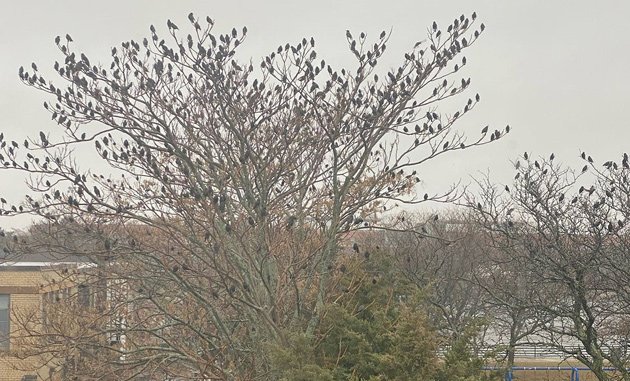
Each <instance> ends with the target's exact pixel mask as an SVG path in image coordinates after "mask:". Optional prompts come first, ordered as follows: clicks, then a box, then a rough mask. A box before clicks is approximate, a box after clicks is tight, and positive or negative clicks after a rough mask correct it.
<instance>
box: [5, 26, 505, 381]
mask: <svg viewBox="0 0 630 381" xmlns="http://www.w3.org/2000/svg"><path fill="white" fill-rule="evenodd" d="M188 18H189V21H190V25H191V27H190V28H191V32H190V34H185V32H182V31H180V29H179V28H178V26H177V25H175V24H174V23H173V22H171V21H170V20H169V21H168V22H167V26H168V40H169V41H170V42H167V41H165V40H164V39H162V38H161V37H159V36H158V34H157V33H158V32H157V31H156V29H155V28H154V27H153V26H152V27H151V35H150V37H149V38H146V39H144V40H143V41H141V42H135V41H128V42H124V43H123V44H122V47H115V48H113V49H112V52H111V53H112V62H111V64H109V65H107V66H101V65H99V64H96V63H94V62H91V61H90V59H89V58H88V57H86V56H85V55H84V54H82V53H80V52H75V51H74V50H73V49H72V48H71V42H72V38H71V37H70V36H66V37H65V39H63V38H60V37H57V39H56V44H57V46H58V48H59V50H60V51H61V53H62V55H63V62H61V63H55V65H54V68H55V71H56V72H57V74H58V75H59V77H60V79H61V81H62V82H63V84H62V85H59V84H55V83H53V82H50V81H48V80H46V79H45V78H44V77H43V76H42V75H41V74H40V72H39V70H38V68H37V66H36V65H35V64H33V65H32V69H33V70H32V72H27V71H26V70H24V69H20V71H19V74H20V78H21V79H22V80H23V81H24V83H25V84H27V85H29V86H31V87H34V88H36V89H38V90H40V91H42V92H44V93H47V94H49V95H50V96H51V97H52V99H53V102H52V103H48V102H47V103H45V104H44V107H45V108H46V109H47V110H48V112H50V114H51V116H52V118H53V119H54V120H55V121H56V122H57V123H58V124H59V125H60V126H61V127H62V130H61V131H60V132H59V133H63V138H53V137H51V135H50V134H48V133H46V132H44V131H42V132H40V134H39V136H37V137H34V138H32V139H28V140H26V141H25V142H24V143H22V144H20V143H17V142H15V141H2V143H1V144H0V147H1V151H2V155H1V156H0V162H2V163H3V168H5V169H9V170H17V171H21V172H24V173H27V174H30V175H32V176H31V180H30V182H29V186H30V188H31V190H32V191H34V192H35V193H36V196H27V198H26V200H25V202H23V203H22V204H20V205H13V206H10V205H8V204H3V205H4V206H3V209H2V212H3V213H4V214H6V215H14V214H20V213H31V214H35V215H39V216H42V217H43V218H45V219H46V221H48V222H49V225H48V226H50V227H51V228H50V231H51V235H53V236H55V237H56V238H55V240H57V241H59V239H58V238H59V237H61V235H63V234H79V232H83V233H81V234H85V235H86V236H87V237H88V238H85V239H82V241H81V242H85V243H86V245H85V247H84V249H83V250H82V252H83V253H84V254H85V255H87V256H89V257H91V258H93V260H94V263H97V264H98V269H99V270H98V271H94V272H93V277H92V284H94V285H101V286H102V285H105V286H106V287H110V288H111V287H112V286H114V290H119V291H117V292H118V294H117V296H113V295H109V298H108V299H107V300H108V301H107V303H105V304H104V306H105V308H103V309H102V310H98V309H96V310H95V311H97V312H98V313H99V314H100V315H101V317H102V318H99V319H100V320H99V321H102V322H111V321H117V322H118V323H117V325H116V326H115V328H114V330H116V331H118V332H119V336H120V337H124V338H125V340H124V343H122V344H121V343H120V341H119V344H117V345H112V346H101V347H99V351H106V352H107V351H109V352H110V354H109V355H108V356H102V357H100V358H102V359H110V360H109V361H105V362H106V363H107V364H102V366H101V368H102V369H109V370H108V371H107V372H104V373H102V376H101V378H103V379H105V378H107V377H110V378H115V379H125V378H133V377H136V376H138V375H139V374H149V373H150V374H162V375H166V376H169V377H175V376H178V377H193V376H194V375H197V376H199V377H203V378H207V379H226V380H227V379H230V380H237V379H248V380H249V379H264V378H265V377H267V376H266V375H267V374H268V369H267V362H266V361H265V358H264V356H261V354H263V353H265V351H264V345H265V343H266V342H270V341H271V342H280V343H282V342H283V341H284V340H285V333H284V332H285V329H287V328H288V327H293V328H294V329H295V327H300V328H299V329H303V330H304V331H305V332H306V333H307V334H312V333H313V332H314V330H315V328H316V327H317V325H318V323H319V320H320V314H321V312H322V311H321V309H322V306H323V305H324V302H325V300H326V298H327V292H328V289H329V283H330V274H329V273H330V269H331V268H332V267H333V266H334V265H335V263H336V258H337V254H338V252H339V239H340V238H341V237H343V235H344V234H346V233H347V232H349V231H352V230H356V229H359V228H364V227H366V226H369V227H373V226H378V223H379V219H378V218H379V211H380V210H382V208H383V207H389V206H390V205H391V204H394V203H422V202H425V201H430V200H436V199H439V200H442V201H444V200H448V199H449V198H451V197H452V196H453V194H452V193H449V192H447V193H446V194H444V195H441V196H431V195H424V196H418V195H417V193H416V188H415V185H416V183H417V182H418V181H419V178H418V176H419V175H417V171H419V170H421V169H422V168H424V166H425V165H427V164H428V162H430V161H431V160H432V159H434V158H436V157H438V156H441V155H443V154H446V153H449V152H452V151H458V150H462V149H466V148H469V147H472V146H480V145H484V144H487V143H490V142H491V141H494V140H497V139H498V138H500V137H501V136H502V135H503V134H504V133H506V132H508V131H509V128H506V129H504V130H501V131H499V130H495V131H494V132H492V131H488V128H487V127H485V128H483V129H482V131H481V134H479V135H477V134H475V136H474V137H472V138H471V139H467V137H466V135H465V134H464V133H463V132H462V131H460V130H457V129H456V128H455V123H456V122H457V121H459V120H460V119H461V118H462V117H463V116H464V115H465V114H466V113H468V112H469V111H470V110H472V109H473V108H474V107H475V105H476V104H477V102H478V101H479V96H473V97H472V98H471V99H466V100H465V101H464V102H463V107H462V108H461V109H458V110H457V111H453V113H452V114H449V115H446V114H443V113H440V112H439V111H438V109H437V106H438V105H439V104H441V103H442V101H443V100H445V99H448V98H451V97H455V96H457V95H459V94H461V93H462V92H463V91H465V90H466V89H467V88H468V87H469V84H470V79H461V78H458V77H456V76H457V75H459V74H458V72H459V70H460V69H461V68H462V67H463V66H465V65H466V59H465V58H464V57H462V56H461V53H462V51H463V50H465V49H467V48H468V47H469V46H471V45H472V44H473V43H474V42H475V41H476V40H477V38H478V37H479V35H480V33H481V32H482V31H483V30H484V26H483V24H481V25H479V27H478V29H477V30H474V25H475V23H476V21H475V19H476V15H474V14H473V16H472V18H467V17H464V16H461V17H459V18H457V19H455V20H454V21H453V23H452V24H450V25H449V26H448V28H447V29H446V30H444V31H442V30H440V29H439V28H438V27H437V24H435V23H434V24H433V26H432V27H431V28H430V30H429V32H428V37H427V39H426V40H424V41H423V42H420V43H418V44H416V45H415V46H414V48H413V49H412V50H410V51H409V52H408V53H406V54H405V56H404V61H403V63H402V64H401V65H400V66H399V67H398V68H396V69H394V70H391V71H389V72H386V73H384V75H382V77H383V78H381V77H379V75H378V74H377V73H375V67H376V66H377V63H378V61H379V59H380V58H381V56H382V55H383V53H384V52H385V49H386V43H387V40H388V38H389V37H388V35H387V33H385V32H383V33H381V34H380V36H379V37H378V38H376V39H375V40H374V42H373V43H372V42H368V41H369V40H368V38H367V36H366V35H365V34H364V33H361V34H359V35H358V36H353V35H352V34H351V33H350V32H347V35H346V36H347V41H348V46H349V49H350V52H351V54H352V55H353V56H354V57H355V59H356V65H355V67H354V68H352V69H350V70H347V69H341V70H336V69H334V68H332V67H331V66H330V65H327V64H326V63H325V62H324V61H323V60H322V61H319V60H318V58H317V57H318V55H317V53H316V51H315V42H314V40H313V39H312V38H311V39H303V40H301V41H299V42H298V43H297V44H296V45H290V44H287V45H285V46H280V47H278V49H277V50H276V51H275V52H273V53H272V54H270V55H269V56H267V57H265V58H264V59H263V60H262V62H261V63H260V66H259V67H255V66H254V65H253V64H252V63H251V62H245V63H243V62H239V61H238V60H237V59H236V58H235V54H236V49H237V47H238V46H239V45H240V44H241V43H242V42H243V41H244V40H245V34H246V32H247V30H246V28H243V30H242V31H237V30H236V29H232V30H231V31H230V32H228V33H226V34H218V35H217V34H214V33H213V32H212V30H213V21H212V20H211V19H210V18H207V19H206V22H205V23H202V22H201V21H200V20H198V19H197V18H196V17H195V16H194V15H193V14H190V15H189V17H188ZM54 136H57V135H54ZM2 138H3V135H0V139H2ZM84 146H86V147H95V152H96V155H95V157H94V158H92V160H95V165H91V163H89V164H86V160H88V159H87V158H84V157H78V156H76V155H75V154H74V153H73V152H74V151H73V149H75V148H79V147H84ZM79 159H80V160H81V161H79ZM97 160H98V163H99V164H98V165H97V164H96V161H97ZM99 166H100V167H103V166H104V167H105V169H103V170H99V168H100V167H99ZM59 242H63V241H59ZM88 242H89V244H87V243H88ZM61 246H63V244H62V245H61ZM121 319H122V320H121ZM103 324H105V323H103ZM107 324H109V323H107ZM95 329H96V330H97V331H99V330H101V331H102V330H105V331H107V332H109V333H111V332H110V331H112V328H111V327H110V328H108V327H107V326H102V325H101V326H100V327H98V325H97V328H95ZM83 338H84V337H77V334H74V333H68V334H67V335H66V333H62V332H60V333H59V334H58V335H57V336H56V337H55V340H57V341H56V342H57V343H58V348H62V349H63V348H65V347H64V345H65V346H67V345H68V343H73V345H74V346H76V347H77V353H91V352H90V351H93V350H94V349H93V348H92V347H90V346H91V345H92V344H90V341H89V340H87V341H86V340H82V339H83ZM80 339H81V340H80ZM123 344H124V345H123ZM59 355H60V353H59ZM99 356H100V355H99ZM147 372H148V373H147ZM81 376H82V377H83V376H85V375H81Z"/></svg>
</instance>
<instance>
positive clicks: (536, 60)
mask: <svg viewBox="0 0 630 381" xmlns="http://www.w3.org/2000/svg"><path fill="white" fill-rule="evenodd" d="M473 3H474V4H473ZM473 5H474V6H473ZM473 10H474V11H476V12H477V14H478V15H479V18H480V19H481V21H483V22H484V23H485V24H486V26H487V29H486V32H485V33H484V36H483V38H482V39H480V40H479V42H478V44H476V45H475V46H473V47H472V48H470V49H469V50H468V51H467V54H466V57H467V58H468V61H469V65H467V66H468V68H467V70H466V72H465V75H467V76H470V77H471V78H472V86H471V87H472V92H471V93H470V95H469V96H472V95H474V93H475V92H478V93H480V94H481V97H482V103H481V104H480V105H479V106H478V107H477V108H476V109H475V110H474V111H473V112H472V113H471V114H469V115H470V116H467V117H466V118H465V119H464V120H462V121H461V122H460V124H461V125H466V126H467V127H469V128H470V131H471V133H472V134H474V135H476V134H477V133H478V132H479V130H480V128H481V127H482V126H483V125H486V124H489V125H490V126H491V127H495V128H500V127H503V126H504V125H505V124H510V125H511V126H512V128H513V132H511V133H510V134H509V135H508V136H507V137H506V138H504V139H502V140H501V141H499V142H498V143H497V144H493V145H489V146H486V147H483V148H481V149H478V150H477V151H463V152H461V153H459V154H456V155H449V156H448V158H447V159H445V160H441V161H440V162H438V163H436V164H437V165H436V166H435V167H433V168H431V169H428V170H426V172H424V180H425V185H426V187H427V188H428V189H429V190H432V191H438V190H439V189H441V188H444V187H445V186H446V185H448V184H450V183H453V182H455V181H457V180H459V179H463V180H464V181H469V180H470V175H471V174H473V175H474V174H478V173H479V172H480V171H482V172H485V171H487V170H490V172H491V174H492V176H493V178H495V179H496V180H497V181H499V182H509V181H510V178H511V176H512V174H513V173H512V169H511V168H512V167H511V164H510V160H513V159H515V158H516V157H517V156H518V155H519V154H521V153H522V152H523V151H525V150H527V151H530V152H532V153H533V154H534V155H544V156H546V155H548V154H549V153H551V152H555V154H556V156H557V157H558V159H559V160H561V161H563V162H565V163H567V164H572V165H579V160H578V155H579V153H580V151H581V150H586V151H587V152H588V153H589V154H592V155H593V157H594V158H596V159H597V161H599V162H604V161H606V160H609V159H616V158H617V157H618V156H619V155H620V154H621V153H622V152H623V151H624V149H627V148H626V147H627V144H628V141H629V138H630V129H629V128H628V127H629V126H628V121H627V120H628V118H627V116H626V115H624V112H625V111H626V110H627V109H628V107H629V104H628V103H629V102H630V71H629V70H628V61H629V58H630V52H629V49H630V34H629V33H627V30H626V29H627V26H628V25H629V24H628V22H627V17H628V15H629V14H630V2H629V1H621V0H620V1H612V0H608V1H575V0H574V1H559V0H545V1H543V0H527V1H512V0H495V1H489V0H485V1H484V0H482V1H474V2H473V1H470V0H468V1H465V0H458V1H445V0H434V1H419V0H404V1H399V0H392V1H383V0H370V1H340V0H319V1H298V0H286V1H280V0H265V1H261V0H249V1H244V0H241V1H236V0H233V1H226V0H224V1H220V2H219V1H166V0H150V1H149V0H143V1H134V0H107V1H100V2H92V1H66V0H63V1H62V0H56V1H52V0H48V1H42V0H37V1H36V0H23V1H3V2H2V3H1V4H0V28H1V29H0V51H1V52H2V54H1V55H0V57H1V58H0V89H1V90H0V131H2V132H4V134H5V136H7V137H8V138H9V139H13V140H18V141H21V140H23V139H24V137H25V136H26V135H31V136H33V135H34V134H37V132H38V131H40V130H45V131H52V130H54V129H55V128H56V125H55V124H54V123H53V122H51V121H50V119H49V116H48V114H47V113H45V112H44V111H43V109H42V107H41V104H42V102H43V101H44V100H45V97H44V95H43V94H40V93H38V92H36V91H35V90H33V89H31V88H28V87H26V86H24V85H22V84H21V83H20V81H19V79H18V76H17V70H18V67H19V66H20V65H23V66H24V67H29V66H30V63H31V62H33V61H35V62H37V63H38V66H39V67H40V70H41V69H42V68H50V67H52V64H53V63H54V61H55V60H60V59H61V55H60V53H59V52H58V51H57V50H56V47H55V46H54V43H53V39H54V37H55V36H56V35H62V36H63V35H65V34H66V33H69V34H70V35H72V37H73V39H74V41H75V47H76V48H77V49H78V50H80V51H84V52H86V54H87V55H88V56H89V57H90V58H91V60H92V61H98V60H100V61H101V62H105V63H107V64H109V60H108V58H109V51H110V48H111V47H112V46H114V45H119V44H120V43H121V42H122V41H127V40H129V39H135V40H140V39H141V38H142V37H144V36H147V35H148V29H149V25H150V24H154V25H156V27H158V28H159V29H161V30H162V31H165V30H166V27H165V24H166V20H167V19H169V18H170V19H171V20H173V21H174V22H175V23H176V24H178V25H180V26H181V27H183V26H184V25H186V24H187V21H186V16H187V14H188V13H189V12H190V11H193V12H195V14H196V15H197V16H199V17H202V16H206V15H209V16H211V17H212V18H213V19H215V21H216V27H215V31H217V32H227V31H229V30H230V29H231V28H232V27H242V26H247V27H248V29H249V37H248V40H247V42H246V43H245V45H244V46H243V47H242V49H241V51H240V58H241V59H243V60H245V59H248V58H249V57H250V56H251V57H253V58H254V62H259V59H260V57H262V56H263V55H264V54H266V53H269V52H271V51H273V50H275V48H276V47H277V46H278V45H280V44H284V43H286V42H297V41H299V40H301V38H302V37H310V36H313V37H315V39H316V41H317V50H318V52H319V54H320V57H322V58H325V59H326V61H327V62H328V63H329V64H334V65H335V66H350V65H351V64H352V58H351V56H350V53H349V52H348V49H347V46H346V45H347V44H346V40H345V37H344V36H345V30H346V29H350V30H351V31H353V32H360V31H365V32H367V33H368V37H369V36H372V37H376V36H377V35H378V33H379V32H380V31H381V30H389V29H390V28H391V29H392V30H393V33H392V37H391V39H390V42H389V44H388V51H389V52H388V54H387V58H386V59H385V60H384V62H382V63H383V64H384V66H383V67H381V68H388V67H389V66H395V65H396V64H397V63H399V62H401V61H402V60H401V59H400V58H401V56H402V54H403V53H404V51H405V50H407V49H409V48H411V47H412V46H413V44H414V43H415V42H416V41H419V40H422V39H424V37H425V35H426V29H427V27H428V26H429V25H431V23H432V22H433V21H434V20H435V21H437V22H438V24H440V25H447V23H449V22H450V21H451V20H452V19H453V18H455V17H457V16H459V15H460V14H462V13H465V14H466V15H470V14H471V13H472V11H473ZM460 127H461V126H460ZM25 190H26V188H25V186H24V185H23V181H22V178H21V177H20V176H18V175H15V176H14V175H13V174H9V173H6V172H5V173H4V176H3V181H1V182H0V195H3V196H7V198H8V199H10V201H18V200H19V199H20V195H23V194H24V192H25ZM27 221H28V219H27V218H23V217H20V218H17V219H6V218H4V219H0V226H2V227H3V228H13V227H18V226H24V225H25V224H26V223H27Z"/></svg>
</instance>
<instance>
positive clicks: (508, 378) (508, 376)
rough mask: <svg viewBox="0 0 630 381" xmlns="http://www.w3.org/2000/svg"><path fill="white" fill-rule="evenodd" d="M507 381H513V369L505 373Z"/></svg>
mask: <svg viewBox="0 0 630 381" xmlns="http://www.w3.org/2000/svg"><path fill="white" fill-rule="evenodd" d="M505 381H512V368H510V369H508V371H507V372H506V373H505Z"/></svg>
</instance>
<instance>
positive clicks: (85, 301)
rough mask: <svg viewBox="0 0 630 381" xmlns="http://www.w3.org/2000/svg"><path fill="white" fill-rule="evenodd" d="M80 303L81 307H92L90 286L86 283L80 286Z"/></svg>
mask: <svg viewBox="0 0 630 381" xmlns="http://www.w3.org/2000/svg"><path fill="white" fill-rule="evenodd" d="M78 298H79V305H80V306H81V307H92V303H91V300H90V299H91V298H90V288H89V287H88V286H86V285H84V284H81V285H79V287H78Z"/></svg>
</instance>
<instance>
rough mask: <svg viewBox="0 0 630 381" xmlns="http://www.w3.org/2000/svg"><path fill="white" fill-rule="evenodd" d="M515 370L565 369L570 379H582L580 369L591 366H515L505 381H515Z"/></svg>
mask: <svg viewBox="0 0 630 381" xmlns="http://www.w3.org/2000/svg"><path fill="white" fill-rule="evenodd" d="M482 369H483V370H488V371H500V370H503V369H502V368H499V367H495V366H486V367H483V368H482ZM615 370H616V369H615V368H610V367H607V368H604V371H606V372H612V371H615ZM515 371H546V372H549V371H563V372H571V377H570V378H569V381H580V371H590V369H589V368H583V367H570V366H515V367H512V368H511V369H509V370H508V371H507V372H506V373H505V381H513V380H514V372H515Z"/></svg>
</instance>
